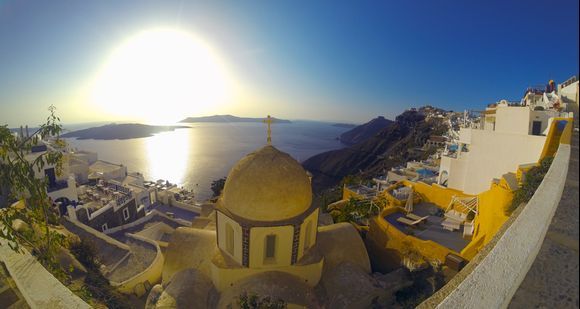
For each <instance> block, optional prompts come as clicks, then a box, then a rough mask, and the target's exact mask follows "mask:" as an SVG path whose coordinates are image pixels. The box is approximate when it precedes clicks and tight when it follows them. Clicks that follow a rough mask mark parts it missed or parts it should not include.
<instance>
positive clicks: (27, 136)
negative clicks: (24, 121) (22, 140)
mask: <svg viewBox="0 0 580 309" xmlns="http://www.w3.org/2000/svg"><path fill="white" fill-rule="evenodd" d="M26 138H27V139H28V138H30V134H28V125H26Z"/></svg>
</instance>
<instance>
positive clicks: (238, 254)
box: [216, 211, 242, 265]
mask: <svg viewBox="0 0 580 309" xmlns="http://www.w3.org/2000/svg"><path fill="white" fill-rule="evenodd" d="M216 222H217V235H218V237H217V238H218V247H219V248H220V249H222V250H223V251H224V252H225V253H226V254H228V255H229V256H231V257H232V258H233V259H234V260H235V261H236V262H238V263H239V264H240V265H241V264H242V227H241V226H240V225H239V224H238V223H237V222H236V221H234V220H232V219H230V218H229V217H228V216H226V215H224V214H223V213H221V212H219V211H217V221H216ZM227 224H229V225H230V226H231V227H232V229H233V230H234V254H233V255H231V254H230V253H229V252H228V250H227V241H226V225H227Z"/></svg>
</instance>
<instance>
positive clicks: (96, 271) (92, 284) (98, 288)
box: [70, 239, 130, 308]
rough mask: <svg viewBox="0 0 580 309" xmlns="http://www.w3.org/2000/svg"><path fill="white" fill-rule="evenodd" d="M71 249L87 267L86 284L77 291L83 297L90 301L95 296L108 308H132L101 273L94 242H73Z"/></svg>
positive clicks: (82, 240)
mask: <svg viewBox="0 0 580 309" xmlns="http://www.w3.org/2000/svg"><path fill="white" fill-rule="evenodd" d="M70 251H71V253H72V254H73V255H74V257H75V258H76V259H77V260H78V261H79V262H80V263H81V264H83V266H84V267H85V268H86V269H87V274H86V276H85V278H84V285H83V287H82V288H81V291H80V292H78V291H77V292H78V293H77V294H79V296H80V297H81V298H83V299H84V300H85V301H89V302H90V301H92V299H93V298H94V299H95V300H97V301H98V302H102V303H103V304H105V305H106V306H107V307H108V308H130V306H129V304H128V303H127V302H126V299H125V297H124V296H123V295H121V294H120V293H119V292H118V291H117V290H116V289H115V288H114V287H112V286H111V284H110V283H109V280H107V278H105V277H104V276H103V275H102V274H101V271H100V264H99V263H98V261H97V259H96V256H97V250H96V248H95V246H94V244H93V243H91V242H90V241H87V240H84V239H81V240H80V241H75V242H71V244H70Z"/></svg>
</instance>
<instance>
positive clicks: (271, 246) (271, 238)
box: [264, 234, 276, 263]
mask: <svg viewBox="0 0 580 309" xmlns="http://www.w3.org/2000/svg"><path fill="white" fill-rule="evenodd" d="M275 260H276V235H274V234H272V235H267V236H266V239H265V244H264V263H273V262H275Z"/></svg>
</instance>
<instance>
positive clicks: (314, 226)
mask: <svg viewBox="0 0 580 309" xmlns="http://www.w3.org/2000/svg"><path fill="white" fill-rule="evenodd" d="M318 211H319V209H316V210H314V211H313V212H312V213H311V214H310V215H309V216H308V217H306V219H304V222H302V225H301V226H300V242H299V244H298V260H300V259H301V258H302V256H303V255H304V251H305V250H304V245H305V240H306V232H307V226H308V223H310V226H311V228H310V248H312V246H314V244H316V234H317V233H316V232H317V231H318Z"/></svg>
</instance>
